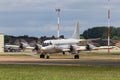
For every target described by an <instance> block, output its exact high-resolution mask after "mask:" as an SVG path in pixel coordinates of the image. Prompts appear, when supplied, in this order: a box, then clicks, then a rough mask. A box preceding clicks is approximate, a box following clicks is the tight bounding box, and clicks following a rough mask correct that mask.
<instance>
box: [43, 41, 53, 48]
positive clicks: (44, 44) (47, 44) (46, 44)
mask: <svg viewBox="0 0 120 80" xmlns="http://www.w3.org/2000/svg"><path fill="white" fill-rule="evenodd" d="M49 45H52V43H51V42H50V43H43V44H42V46H43V47H45V46H49Z"/></svg>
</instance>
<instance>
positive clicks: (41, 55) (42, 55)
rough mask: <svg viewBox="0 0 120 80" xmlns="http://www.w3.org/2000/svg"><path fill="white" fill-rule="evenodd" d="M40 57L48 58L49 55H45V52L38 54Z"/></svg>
mask: <svg viewBox="0 0 120 80" xmlns="http://www.w3.org/2000/svg"><path fill="white" fill-rule="evenodd" d="M40 58H42V59H44V58H46V59H49V58H50V56H49V55H46V56H45V54H40Z"/></svg>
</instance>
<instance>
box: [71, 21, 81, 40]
mask: <svg viewBox="0 0 120 80" xmlns="http://www.w3.org/2000/svg"><path fill="white" fill-rule="evenodd" d="M72 38H74V39H80V34H79V22H78V21H77V23H76V26H75V30H74V33H73V36H72Z"/></svg>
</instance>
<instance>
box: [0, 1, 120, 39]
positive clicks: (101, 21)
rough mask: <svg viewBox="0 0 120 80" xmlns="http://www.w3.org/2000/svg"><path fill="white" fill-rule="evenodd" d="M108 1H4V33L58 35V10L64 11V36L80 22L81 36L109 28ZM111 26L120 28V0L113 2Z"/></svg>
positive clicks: (0, 27)
mask: <svg viewBox="0 0 120 80" xmlns="http://www.w3.org/2000/svg"><path fill="white" fill-rule="evenodd" d="M107 2H108V0H0V33H4V34H9V35H16V36H19V35H30V36H37V37H40V36H52V35H55V36H57V13H56V11H55V9H56V8H60V9H61V17H60V25H61V30H60V34H61V35H65V37H70V36H71V35H72V33H73V30H74V26H75V23H76V21H79V25H80V33H82V32H83V31H84V30H86V29H88V28H91V27H95V26H106V25H107V4H108V3H107ZM110 4H111V25H112V26H116V27H119V26H120V22H119V21H120V0H111V1H110Z"/></svg>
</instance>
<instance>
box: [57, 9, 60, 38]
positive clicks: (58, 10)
mask: <svg viewBox="0 0 120 80" xmlns="http://www.w3.org/2000/svg"><path fill="white" fill-rule="evenodd" d="M60 11H61V10H60V9H59V8H58V9H56V12H57V16H58V25H57V30H58V31H57V37H58V38H59V37H60Z"/></svg>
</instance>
